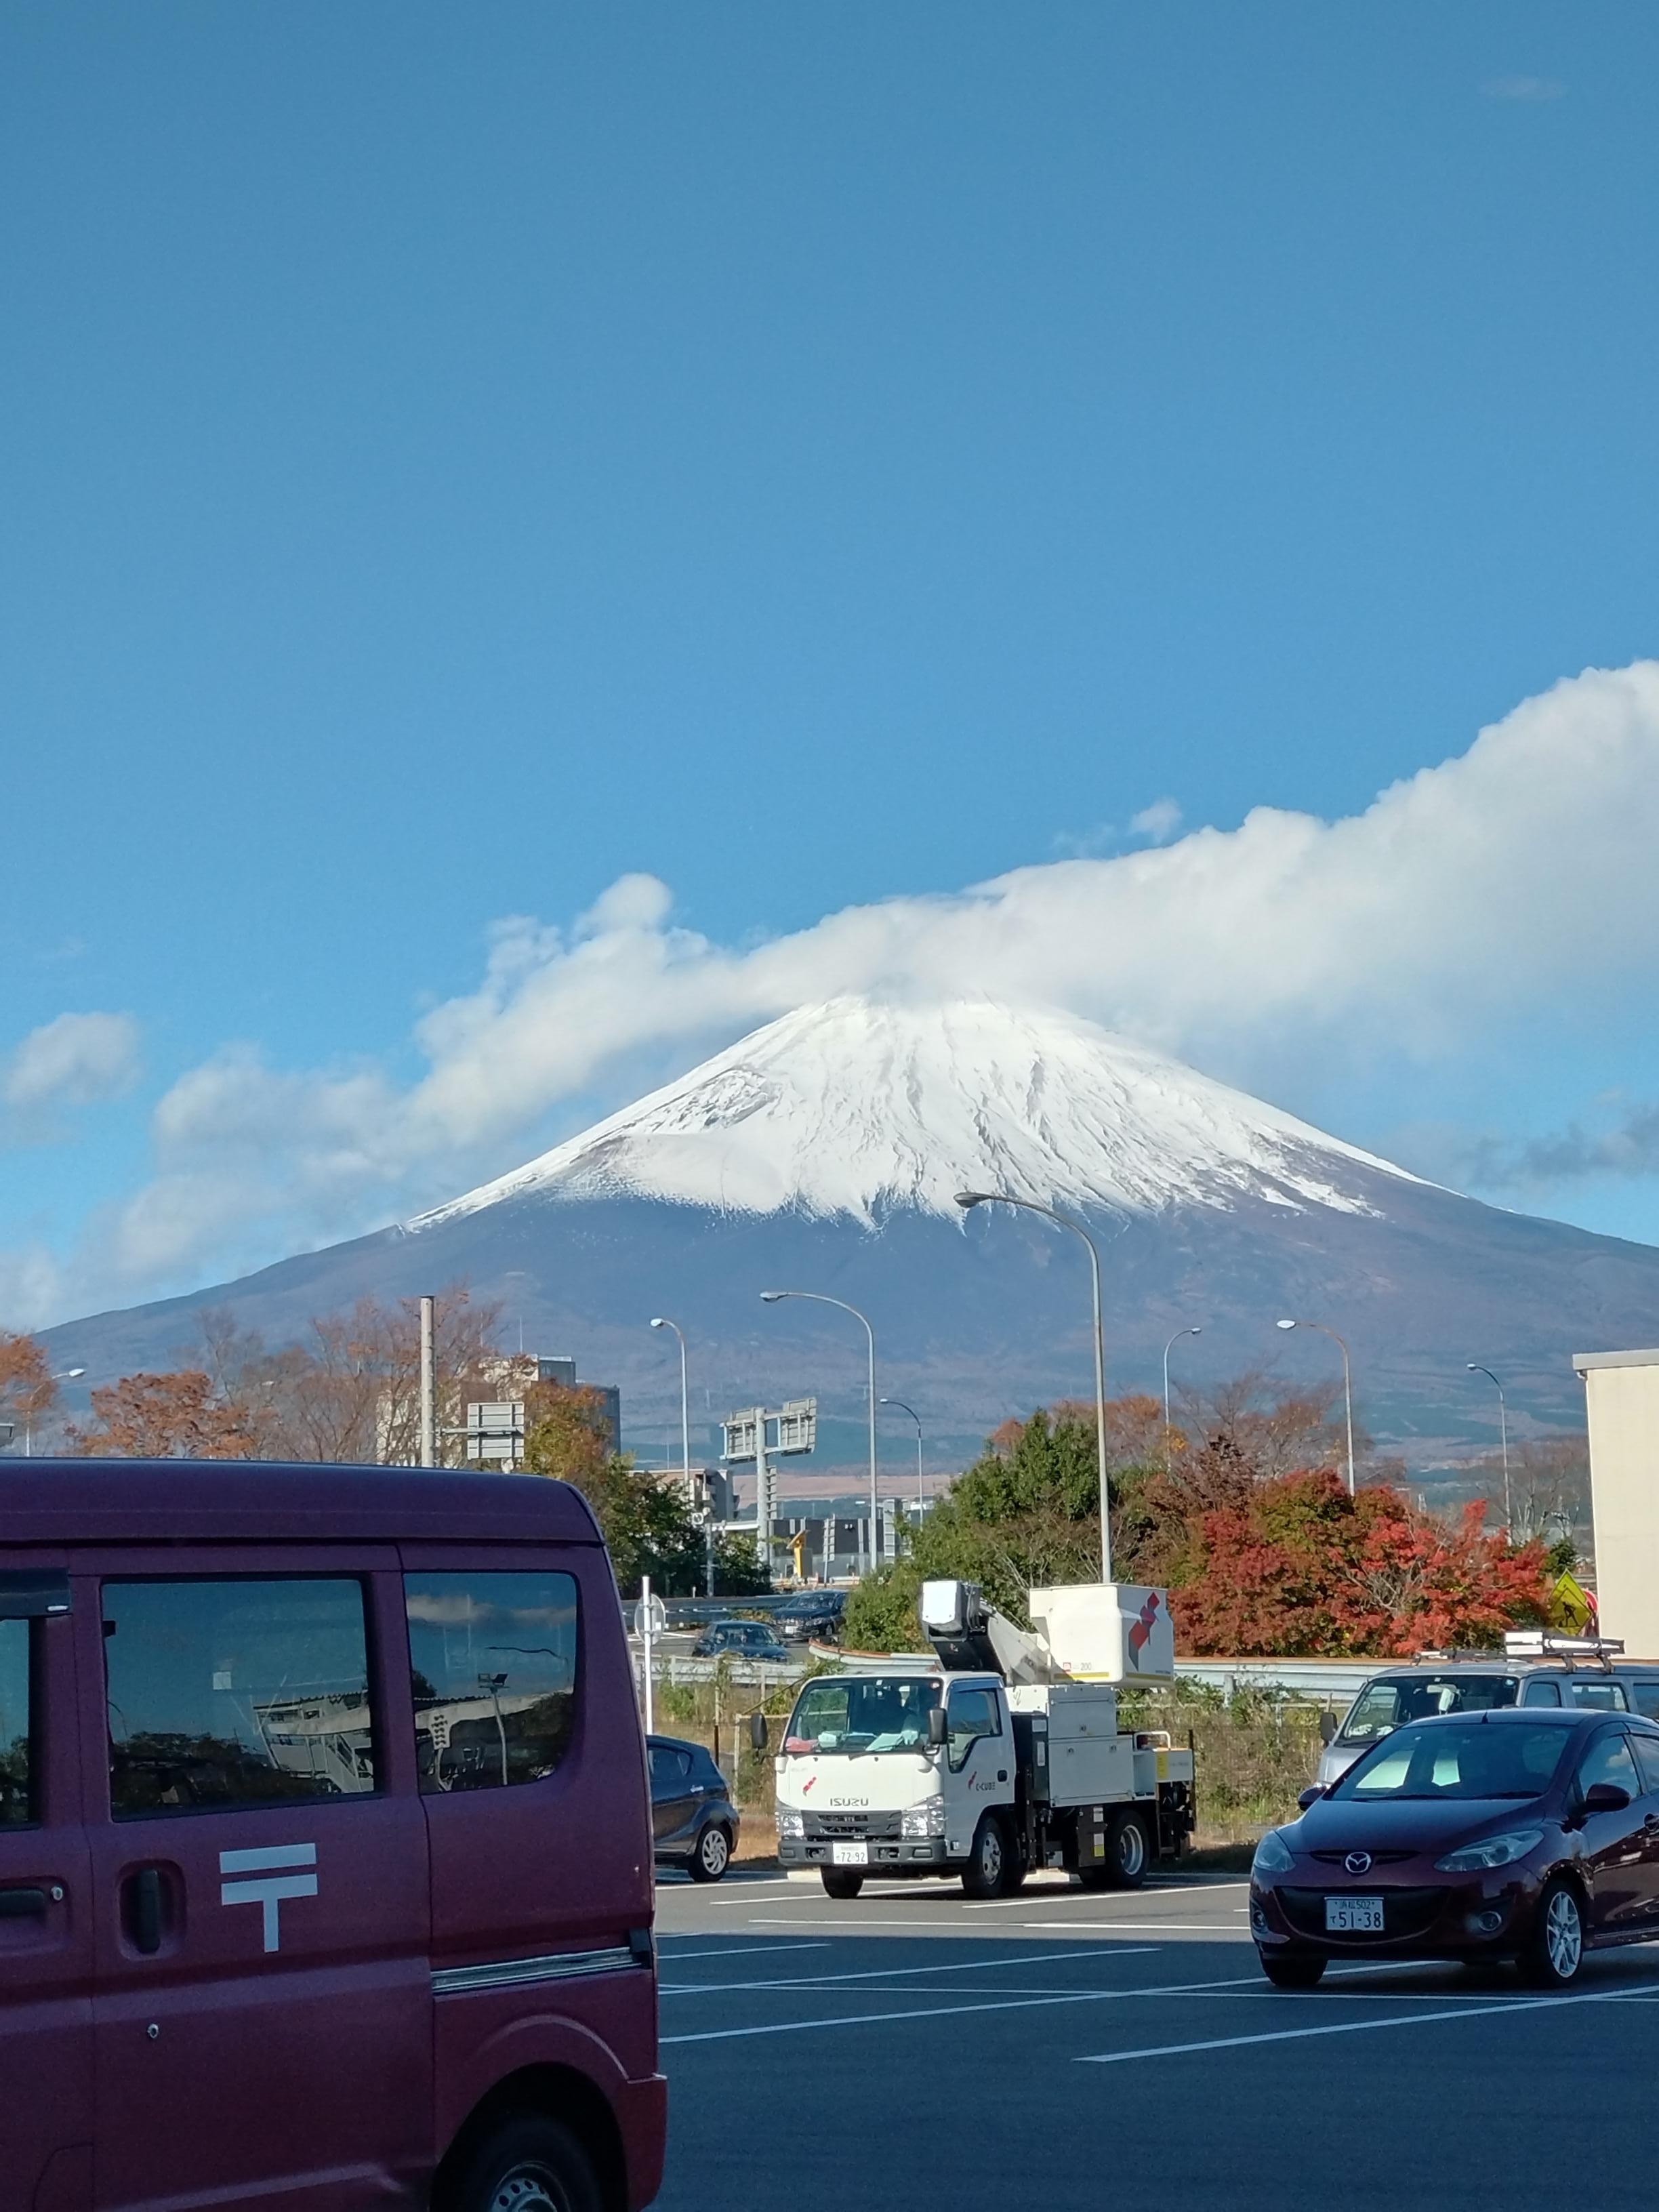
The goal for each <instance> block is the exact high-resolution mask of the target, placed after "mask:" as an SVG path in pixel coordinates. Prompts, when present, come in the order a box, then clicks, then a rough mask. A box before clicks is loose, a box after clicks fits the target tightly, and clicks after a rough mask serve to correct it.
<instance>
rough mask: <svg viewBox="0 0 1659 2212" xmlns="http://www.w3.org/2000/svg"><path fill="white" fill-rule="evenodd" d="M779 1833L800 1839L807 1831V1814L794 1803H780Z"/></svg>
mask: <svg viewBox="0 0 1659 2212" xmlns="http://www.w3.org/2000/svg"><path fill="white" fill-rule="evenodd" d="M778 1833H779V1834H780V1835H781V1836H789V1837H791V1838H794V1839H795V1840H796V1841H799V1839H800V1838H801V1837H803V1836H804V1835H805V1833H806V1815H805V1814H804V1813H802V1812H799V1810H797V1808H795V1807H794V1806H793V1805H780V1806H779V1808H778Z"/></svg>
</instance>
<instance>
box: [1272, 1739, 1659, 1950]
mask: <svg viewBox="0 0 1659 2212" xmlns="http://www.w3.org/2000/svg"><path fill="white" fill-rule="evenodd" d="M1302 1804H1303V1807H1304V1811H1303V1814H1302V1817H1301V1819H1300V1820H1293V1821H1291V1824H1290V1825H1289V1826H1287V1827H1283V1828H1273V1829H1270V1830H1269V1831H1268V1832H1267V1834H1266V1835H1265V1836H1264V1837H1263V1838H1261V1843H1260V1844H1259V1845H1258V1846H1257V1848H1256V1854H1255V1864H1254V1865H1253V1866H1252V1868H1251V1869H1250V1932H1251V1934H1252V1935H1253V1936H1255V1942H1256V1948H1257V1951H1258V1953H1259V1954H1260V1957H1261V1967H1262V1972H1264V1973H1265V1974H1266V1975H1267V1978H1268V1980H1269V1981H1270V1982H1273V1983H1274V1984H1276V1985H1277V1986H1278V1987H1279V1988H1280V1989H1311V1988H1312V1987H1313V1986H1314V1984H1316V1982H1317V1981H1318V1980H1319V1978H1320V1977H1321V1975H1322V1974H1323V1972H1324V1971H1325V1968H1326V1966H1327V1965H1328V1963H1329V1961H1330V1960H1333V1959H1338V1958H1346V1959H1356V1960H1358V1959H1369V1958H1389V1959H1460V1960H1477V1959H1510V1960H1515V1961H1516V1963H1517V1964H1518V1965H1519V1966H1521V1968H1522V1971H1523V1972H1524V1973H1525V1974H1526V1975H1527V1977H1528V1979H1529V1980H1531V1981H1533V1982H1535V1983H1537V1984H1541V1985H1542V1986H1544V1987H1548V1988H1559V1987H1561V1986H1562V1985H1564V1984H1566V1983H1568V1982H1571V1980H1572V1978H1574V1976H1575V1975H1576V1974H1577V1972H1578V1969H1579V1966H1580V1965H1581V1964H1582V1962H1583V1956H1584V1954H1585V1952H1586V1951H1587V1950H1589V1949H1594V1948H1598V1947H1600V1946H1602V1945H1607V1944H1615V1943H1640V1942H1649V1941H1651V1940H1652V1939H1653V1938H1655V1937H1659V1724H1656V1723H1654V1722H1652V1721H1647V1720H1643V1719H1641V1718H1639V1717H1638V1716H1636V1715H1634V1714H1623V1713H1621V1714H1619V1715H1616V1716H1615V1715H1612V1714H1608V1713H1604V1712H1591V1713H1585V1712H1572V1711H1545V1710H1541V1709H1536V1708H1516V1707H1513V1706H1511V1707H1508V1708H1505V1709H1502V1710H1499V1711H1492V1712H1483V1713H1448V1714H1445V1715H1443V1716H1441V1717H1438V1718H1436V1719H1433V1720H1425V1721H1416V1722H1413V1723H1410V1724H1409V1725H1408V1726H1407V1727H1404V1728H1401V1729H1395V1731H1394V1733H1393V1734H1392V1735H1388V1736H1385V1737H1384V1738H1383V1741H1381V1742H1380V1743H1377V1744H1376V1745H1374V1746H1373V1747H1372V1748H1371V1749H1370V1751H1369V1752H1367V1753H1365V1755H1364V1757H1363V1758H1361V1759H1357V1760H1356V1761H1355V1762H1354V1764H1353V1765H1352V1766H1351V1767H1349V1769H1348V1770H1347V1771H1346V1773H1345V1774H1344V1775H1342V1776H1341V1777H1340V1779H1339V1780H1337V1781H1336V1782H1334V1783H1333V1784H1330V1785H1329V1786H1328V1788H1326V1789H1324V1790H1317V1789H1316V1790H1308V1791H1307V1792H1306V1793H1305V1794H1304V1796H1303V1799H1302Z"/></svg>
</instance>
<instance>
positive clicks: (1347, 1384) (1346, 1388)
mask: <svg viewBox="0 0 1659 2212" xmlns="http://www.w3.org/2000/svg"><path fill="white" fill-rule="evenodd" d="M1279 1328H1316V1329H1317V1330H1318V1331H1319V1333H1320V1334H1321V1335H1322V1336H1328V1337H1329V1338H1330V1340H1331V1341H1332V1343H1333V1344H1335V1345H1337V1346H1340V1349H1341V1352H1342V1400H1343V1404H1344V1405H1345V1406H1346V1409H1347V1416H1348V1495H1349V1497H1350V1498H1352V1496H1353V1494H1354V1484H1353V1375H1352V1369H1351V1368H1350V1366H1349V1364H1348V1347H1347V1344H1346V1341H1345V1340H1344V1339H1343V1338H1341V1337H1340V1336H1339V1335H1338V1334H1337V1333H1336V1331H1335V1330H1334V1328H1326V1326H1325V1324H1324V1322H1322V1321H1282V1322H1279Z"/></svg>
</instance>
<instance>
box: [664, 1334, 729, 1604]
mask: <svg viewBox="0 0 1659 2212" xmlns="http://www.w3.org/2000/svg"><path fill="white" fill-rule="evenodd" d="M651 1326H652V1328H671V1329H672V1330H673V1332H674V1334H675V1336H676V1338H677V1339H678V1343H679V1347H680V1477H681V1480H683V1481H684V1484H685V1510H686V1511H687V1512H688V1513H689V1512H690V1510H691V1399H690V1393H689V1392H688V1390H687V1389H686V1376H685V1331H684V1329H683V1328H681V1327H680V1325H679V1323H678V1322H677V1321H668V1320H666V1319H665V1317H664V1316H662V1315H661V1314H659V1315H658V1316H657V1317H656V1319H655V1320H654V1321H653V1322H652V1324H651ZM703 1534H704V1538H705V1542H704V1546H703V1549H704V1553H705V1559H704V1567H705V1571H706V1577H707V1580H708V1595H709V1596H710V1597H713V1596H714V1518H713V1516H712V1514H711V1513H710V1511H709V1510H708V1500H707V1499H705V1500H704V1501H703Z"/></svg>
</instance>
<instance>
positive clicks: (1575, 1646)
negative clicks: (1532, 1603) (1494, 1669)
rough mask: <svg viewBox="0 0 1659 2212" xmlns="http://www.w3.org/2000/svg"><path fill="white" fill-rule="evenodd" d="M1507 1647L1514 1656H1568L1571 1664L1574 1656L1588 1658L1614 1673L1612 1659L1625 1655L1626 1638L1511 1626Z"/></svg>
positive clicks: (1533, 1657)
mask: <svg viewBox="0 0 1659 2212" xmlns="http://www.w3.org/2000/svg"><path fill="white" fill-rule="evenodd" d="M1504 1651H1505V1653H1506V1654H1507V1655H1508V1656H1509V1657H1510V1658H1511V1659H1565V1661H1566V1662H1567V1664H1568V1666H1569V1667H1571V1664H1572V1662H1573V1661H1574V1660H1575V1659H1589V1660H1592V1661H1594V1662H1596V1663H1597V1664H1598V1665H1600V1666H1601V1667H1603V1668H1606V1669H1607V1673H1608V1674H1611V1673H1612V1672H1613V1660H1614V1659H1615V1658H1622V1657H1623V1656H1624V1652H1625V1639H1624V1638H1623V1637H1622V1636H1564V1635H1561V1634H1559V1633H1558V1632H1556V1631H1555V1630H1553V1629H1549V1628H1511V1629H1510V1630H1508V1631H1507V1632H1505V1634H1504Z"/></svg>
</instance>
